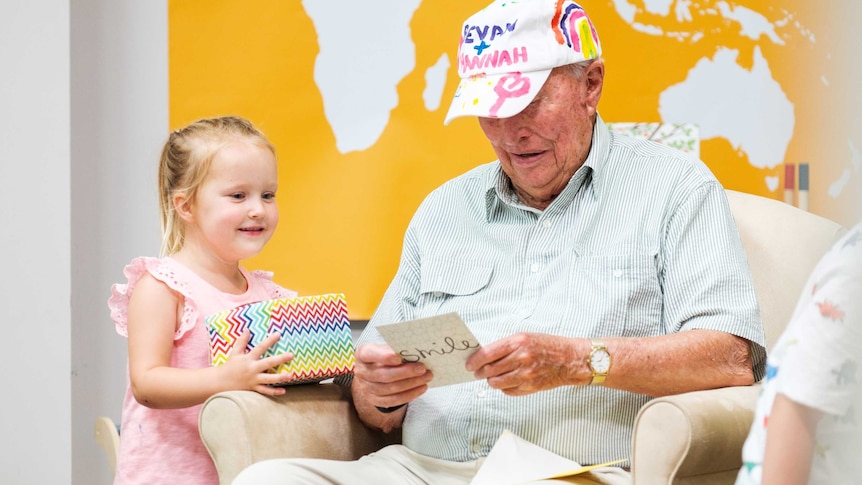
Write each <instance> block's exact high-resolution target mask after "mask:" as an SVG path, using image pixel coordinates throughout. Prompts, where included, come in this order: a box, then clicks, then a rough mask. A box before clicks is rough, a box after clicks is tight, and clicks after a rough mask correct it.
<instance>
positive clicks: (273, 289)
mask: <svg viewBox="0 0 862 485" xmlns="http://www.w3.org/2000/svg"><path fill="white" fill-rule="evenodd" d="M251 275H252V276H253V277H254V278H255V279H256V280H257V281H259V282H260V284H261V285H262V286H263V287H264V288H265V289H266V292H267V293H268V294H269V297H270V298H294V297H296V295H297V293H296V292H295V291H293V290H288V289H287V288H284V287H282V286H279V285H278V284H276V283H275V282H273V281H272V272H271V271H263V270H259V269H258V270H254V271H252V272H251Z"/></svg>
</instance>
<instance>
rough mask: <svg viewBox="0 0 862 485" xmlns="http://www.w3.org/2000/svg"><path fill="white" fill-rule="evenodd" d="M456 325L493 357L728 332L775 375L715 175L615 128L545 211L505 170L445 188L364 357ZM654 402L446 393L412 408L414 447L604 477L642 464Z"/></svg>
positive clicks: (465, 387) (367, 337)
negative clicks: (385, 332)
mask: <svg viewBox="0 0 862 485" xmlns="http://www.w3.org/2000/svg"><path fill="white" fill-rule="evenodd" d="M448 312H457V313H458V314H459V315H460V316H461V317H462V318H463V319H464V321H465V322H466V324H467V325H468V326H469V327H470V329H471V330H472V331H473V333H474V335H475V336H476V338H477V339H478V341H479V342H480V343H483V344H488V343H490V342H493V341H496V340H498V339H501V338H504V337H507V336H510V335H512V334H515V333H518V332H539V333H547V334H555V335H562V336H566V337H610V336H622V337H649V336H657V335H666V334H670V333H673V332H679V331H684V330H689V329H694V328H702V329H712V330H721V331H725V332H728V333H731V334H734V335H738V336H740V337H743V338H746V339H748V340H750V341H751V342H753V344H752V345H751V348H752V356H753V361H754V367H755V368H754V373H755V378H756V379H758V380H759V379H760V377H761V376H762V375H763V370H764V369H763V367H764V360H765V355H766V353H765V350H764V348H763V345H764V333H763V328H762V326H761V322H760V317H759V310H758V306H757V301H756V299H755V294H754V287H753V285H752V282H751V274H750V271H749V269H748V264H747V261H746V256H745V253H744V251H743V248H742V243H741V242H740V238H739V234H738V233H737V230H736V225H735V224H734V220H733V217H732V215H731V213H730V208H729V205H728V202H727V199H726V196H725V194H724V190H723V189H722V187H721V185H720V184H719V182H718V181H717V180H716V179H715V177H714V176H713V174H712V173H711V172H710V171H709V169H708V168H707V167H706V166H705V165H704V164H703V163H702V162H700V161H698V160H695V159H692V158H690V157H688V156H687V155H685V154H683V153H682V152H679V151H677V150H674V149H672V148H668V147H665V146H662V145H659V144H657V143H654V142H651V141H646V140H638V139H633V138H628V137H623V136H619V135H615V134H612V133H610V132H609V131H608V129H607V127H606V126H605V125H604V123H603V122H602V120H601V119H600V118H598V119H597V122H596V126H595V128H594V132H593V145H592V148H591V150H590V153H589V156H588V157H587V160H586V161H585V163H584V165H583V166H582V167H581V168H579V169H578V171H577V172H576V173H575V174H574V176H573V177H572V179H571V180H570V181H569V183H568V185H567V186H566V188H565V189H564V190H563V191H562V192H561V193H560V195H558V196H557V198H556V199H555V200H554V201H553V202H552V203H551V204H550V205H549V206H548V207H547V208H546V209H545V210H544V211H540V210H537V209H534V208H531V207H527V206H525V205H523V204H522V203H520V202H519V201H518V198H517V196H516V195H515V194H514V192H513V191H512V189H511V185H510V181H509V179H508V177H507V176H506V175H505V174H504V173H503V172H502V170H501V168H500V163H499V161H495V162H493V163H489V164H486V165H481V166H479V167H477V168H475V169H473V170H471V171H469V172H467V173H465V174H463V175H461V176H459V177H457V178H455V179H452V180H450V181H448V182H447V183H445V184H443V185H442V186H441V187H439V188H437V189H436V190H434V191H433V192H432V193H431V194H430V195H429V196H428V197H427V198H426V199H425V200H424V201H423V202H422V204H421V205H420V207H419V209H418V210H417V211H416V214H415V215H414V217H413V220H412V221H411V222H410V225H409V227H408V229H407V232H406V235H405V239H404V246H403V253H402V257H401V262H400V266H399V268H398V271H397V273H396V275H395V278H394V280H393V281H392V283H391V285H390V286H389V288H388V289H387V291H386V293H385V295H384V297H383V300H382V302H381V304H380V306H379V308H378V309H377V311H376V312H375V314H374V316H373V317H372V319H371V321H370V322H369V325H368V327H367V328H366V330H365V331H364V332H363V334H362V336H361V337H360V338H359V341H358V343H359V344H362V343H364V342H369V341H375V342H382V339H381V338H380V335H379V333H378V332H377V331H376V330H375V326H376V325H378V324H386V323H392V322H399V321H405V320H413V319H417V318H423V317H429V316H433V315H438V314H442V313H448ZM584 365H586V364H584ZM612 372H613V371H612ZM648 399H649V398H648V397H646V396H643V395H638V394H633V393H629V392H625V391H620V390H616V389H610V388H604V387H600V386H563V387H558V388H555V389H552V390H548V391H543V392H538V393H534V394H531V395H528V396H521V397H510V396H506V395H505V394H503V393H502V392H500V391H497V390H495V389H492V388H491V387H489V386H488V384H487V382H486V381H484V380H479V381H473V382H469V383H464V384H457V385H451V386H443V387H438V388H432V389H430V390H429V391H428V392H426V393H425V394H423V395H422V396H421V397H419V398H418V399H416V400H414V401H412V402H411V403H410V405H409V407H408V410H407V415H406V417H405V420H404V424H403V443H404V445H406V446H407V447H409V448H410V449H412V450H414V451H416V452H418V453H421V454H424V455H428V456H432V457H435V458H440V459H445V460H452V461H468V460H473V459H476V458H478V457H481V456H485V455H487V454H488V452H489V451H490V449H491V446H492V445H493V444H494V442H495V441H496V439H497V438H498V437H499V436H500V434H501V433H502V431H503V430H504V429H509V430H511V431H512V432H514V433H515V434H516V435H518V436H521V437H522V438H524V439H526V440H527V441H530V442H533V443H535V444H537V445H539V446H541V447H543V448H545V449H548V450H551V451H553V452H555V453H557V454H559V455H562V456H565V457H567V458H570V459H572V460H575V461H577V462H578V463H581V464H596V463H604V462H607V461H611V460H617V459H621V458H628V457H629V454H630V444H631V437H632V428H633V423H634V418H635V415H636V413H637V411H638V409H639V408H640V407H641V406H642V405H643V404H644V403H646V402H647V401H648Z"/></svg>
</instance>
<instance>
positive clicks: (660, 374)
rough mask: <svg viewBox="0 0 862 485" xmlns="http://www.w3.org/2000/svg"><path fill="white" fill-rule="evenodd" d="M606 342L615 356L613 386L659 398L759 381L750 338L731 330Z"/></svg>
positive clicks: (609, 379)
mask: <svg viewBox="0 0 862 485" xmlns="http://www.w3.org/2000/svg"><path fill="white" fill-rule="evenodd" d="M603 340H604V342H605V344H606V345H607V346H608V349H609V351H610V354H611V356H612V358H613V366H612V367H611V370H610V373H609V374H608V377H607V380H605V383H604V385H605V386H607V387H612V388H615V389H622V390H626V391H630V392H634V393H638V394H645V395H648V396H653V397H658V396H666V395H670V394H679V393H682V392H689V391H696V390H702V389H714V388H719V387H728V386H735V385H750V384H752V383H753V382H754V373H753V371H752V363H751V352H750V350H749V345H750V344H749V342H748V341H747V340H745V339H743V338H740V337H736V336H734V335H731V334H728V333H724V332H719V331H714V330H688V331H684V332H679V333H675V334H672V335H665V336H661V337H648V338H605V339H603Z"/></svg>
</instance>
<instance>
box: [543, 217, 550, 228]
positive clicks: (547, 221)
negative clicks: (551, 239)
mask: <svg viewBox="0 0 862 485" xmlns="http://www.w3.org/2000/svg"><path fill="white" fill-rule="evenodd" d="M542 227H544V228H546V229H547V228H549V227H551V221H550V220H548V219H545V220H544V221H542Z"/></svg>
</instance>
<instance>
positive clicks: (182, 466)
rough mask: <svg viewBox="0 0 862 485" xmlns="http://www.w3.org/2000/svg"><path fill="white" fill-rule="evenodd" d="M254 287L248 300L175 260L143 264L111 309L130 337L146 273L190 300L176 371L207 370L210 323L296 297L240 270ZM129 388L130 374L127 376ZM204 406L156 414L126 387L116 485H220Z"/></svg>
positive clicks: (130, 271) (114, 293)
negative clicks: (241, 309) (202, 428)
mask: <svg viewBox="0 0 862 485" xmlns="http://www.w3.org/2000/svg"><path fill="white" fill-rule="evenodd" d="M240 270H241V271H242V273H243V276H245V279H246V281H248V290H247V291H246V292H245V293H243V294H242V295H231V294H228V293H223V292H221V291H219V290H217V289H215V288H214V287H212V286H211V285H210V284H209V283H207V282H206V281H204V280H203V279H201V278H200V277H199V276H198V275H196V274H195V273H194V272H192V271H191V270H190V269H188V268H187V267H185V266H183V265H182V264H180V263H179V262H177V261H175V260H173V259H171V258H163V259H159V258H137V259H135V260H133V261H132V262H131V263H130V264H129V265H128V266H126V268H125V270H124V274H125V275H126V278H127V279H128V283H127V284H115V285H113V286H112V287H111V298H110V299H109V300H108V306H109V307H110V309H111V318H112V319H113V320H114V324H115V326H116V329H117V332H118V333H119V334H120V335H123V336H126V337H127V336H128V333H127V326H126V325H127V313H128V309H129V298H130V297H131V295H132V292H133V291H134V290H135V285H136V284H137V282H138V281H139V280H140V278H141V276H142V275H143V274H144V273H150V274H151V275H153V277H155V278H156V279H157V280H159V281H161V282H163V283H164V284H166V285H167V286H168V287H169V288H171V289H172V290H174V291H176V292H178V293H179V294H181V295H182V296H183V298H184V299H185V302H184V307H183V314H182V321H181V322H180V328H179V329H178V330H177V331H176V333H175V334H174V350H173V355H172V356H171V366H172V367H181V368H190V369H191V368H201V367H209V366H210V365H211V362H212V360H211V357H210V345H209V335H208V333H207V329H206V324H205V323H204V318H205V317H206V316H207V315H210V314H213V313H216V312H218V311H221V310H227V309H229V308H233V307H235V306H239V305H243V304H246V303H252V302H256V301H261V300H267V299H271V298H290V297H294V296H296V293H295V292H293V291H290V290H287V289H285V288H282V287H281V286H278V285H277V284H275V283H273V282H272V273H269V272H264V271H254V272H251V273H249V272H248V271H246V270H245V269H243V268H240ZM127 383H128V372H127ZM200 408H201V406H200V405H197V406H192V407H190V408H184V409H151V408H148V407H145V406H142V405H140V404H138V402H137V401H136V400H135V397H134V396H133V395H132V391H131V387H129V386H128V384H127V386H126V396H125V399H124V400H123V417H122V421H121V424H120V451H119V456H118V457H117V471H116V475H115V478H114V483H115V484H120V485H130V484H148V485H156V484H172V485H173V484H180V483H182V484H195V485H198V484H201V485H205V484H217V483H218V475H217V473H216V469H215V465H214V464H213V462H212V459H211V458H210V456H209V453H207V451H206V448H204V445H203V442H201V438H200V434H199V433H198V413H199V412H200Z"/></svg>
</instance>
